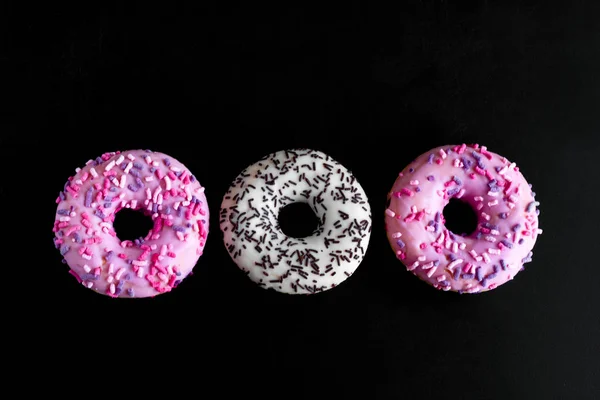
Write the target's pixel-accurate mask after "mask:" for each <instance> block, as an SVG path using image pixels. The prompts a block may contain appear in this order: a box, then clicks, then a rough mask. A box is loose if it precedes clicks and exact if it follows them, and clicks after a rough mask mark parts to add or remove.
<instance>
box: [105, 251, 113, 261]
mask: <svg viewBox="0 0 600 400" xmlns="http://www.w3.org/2000/svg"><path fill="white" fill-rule="evenodd" d="M114 255H115V252H114V251H112V250H111V251H109V252H108V253H106V256H105V257H104V258H106V261H110V259H111V258H113V256H114Z"/></svg>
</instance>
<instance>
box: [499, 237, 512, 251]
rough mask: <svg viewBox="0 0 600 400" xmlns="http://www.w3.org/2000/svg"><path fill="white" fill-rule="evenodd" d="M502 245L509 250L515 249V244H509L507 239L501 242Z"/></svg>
mask: <svg viewBox="0 0 600 400" xmlns="http://www.w3.org/2000/svg"><path fill="white" fill-rule="evenodd" d="M500 243H502V244H503V245H505V246H506V247H508V248H509V249H512V248H513V244H512V243H511V242H509V241H508V240H506V239H503V240H501V241H500Z"/></svg>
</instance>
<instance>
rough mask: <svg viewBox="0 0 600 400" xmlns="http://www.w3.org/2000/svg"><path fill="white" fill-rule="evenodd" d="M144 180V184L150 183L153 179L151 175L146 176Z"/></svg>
mask: <svg viewBox="0 0 600 400" xmlns="http://www.w3.org/2000/svg"><path fill="white" fill-rule="evenodd" d="M144 180H145V181H146V182H152V181H153V180H154V177H153V176H152V175H148V176H147V177H145V178H144Z"/></svg>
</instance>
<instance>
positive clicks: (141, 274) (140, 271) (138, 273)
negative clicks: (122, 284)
mask: <svg viewBox="0 0 600 400" xmlns="http://www.w3.org/2000/svg"><path fill="white" fill-rule="evenodd" d="M137 276H138V277H140V278H141V277H142V276H144V268H142V267H140V268H138V270H137Z"/></svg>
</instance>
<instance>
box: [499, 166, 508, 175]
mask: <svg viewBox="0 0 600 400" xmlns="http://www.w3.org/2000/svg"><path fill="white" fill-rule="evenodd" d="M506 171H508V165H505V166H504V168H502V169H501V170H500V171H498V175H504V174H505V173H506Z"/></svg>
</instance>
